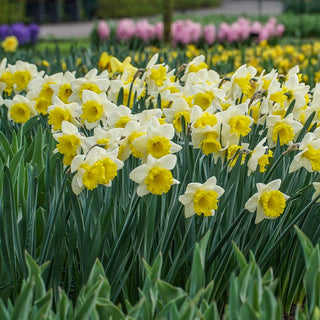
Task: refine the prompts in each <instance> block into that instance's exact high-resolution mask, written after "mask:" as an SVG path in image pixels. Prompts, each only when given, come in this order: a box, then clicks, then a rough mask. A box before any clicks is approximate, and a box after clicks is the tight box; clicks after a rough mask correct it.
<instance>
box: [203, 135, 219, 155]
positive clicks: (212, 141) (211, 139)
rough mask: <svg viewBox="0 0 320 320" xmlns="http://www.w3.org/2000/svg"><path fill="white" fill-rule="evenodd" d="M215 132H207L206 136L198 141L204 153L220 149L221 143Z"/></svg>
mask: <svg viewBox="0 0 320 320" xmlns="http://www.w3.org/2000/svg"><path fill="white" fill-rule="evenodd" d="M217 137H218V133H217V132H207V133H206V138H205V139H204V140H203V141H202V142H201V143H200V147H201V148H202V152H203V153H204V154H206V155H208V154H210V153H215V152H218V151H219V150H220V149H221V144H220V142H219V141H218V140H217Z"/></svg>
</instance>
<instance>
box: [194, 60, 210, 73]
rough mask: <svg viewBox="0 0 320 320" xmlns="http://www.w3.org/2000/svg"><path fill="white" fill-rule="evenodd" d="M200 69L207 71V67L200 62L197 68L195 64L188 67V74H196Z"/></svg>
mask: <svg viewBox="0 0 320 320" xmlns="http://www.w3.org/2000/svg"><path fill="white" fill-rule="evenodd" d="M202 69H208V65H207V64H206V63H205V62H200V63H199V64H198V65H197V66H196V65H195V64H191V65H190V66H189V72H194V73H197V72H198V71H200V70H202Z"/></svg>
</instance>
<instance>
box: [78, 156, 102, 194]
mask: <svg viewBox="0 0 320 320" xmlns="http://www.w3.org/2000/svg"><path fill="white" fill-rule="evenodd" d="M80 167H81V168H83V169H85V172H84V174H83V176H82V182H83V184H84V186H85V187H86V188H87V189H88V190H93V189H94V188H96V187H97V186H98V183H99V181H100V180H101V179H104V173H105V168H104V166H103V164H102V163H101V162H100V161H98V162H96V163H95V164H94V165H92V166H89V165H88V164H86V163H84V164H82V165H81V166H80Z"/></svg>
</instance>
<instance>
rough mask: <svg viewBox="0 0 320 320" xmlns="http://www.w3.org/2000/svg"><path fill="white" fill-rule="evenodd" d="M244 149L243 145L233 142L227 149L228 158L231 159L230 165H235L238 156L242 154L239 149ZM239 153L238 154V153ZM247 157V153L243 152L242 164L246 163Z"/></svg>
mask: <svg viewBox="0 0 320 320" xmlns="http://www.w3.org/2000/svg"><path fill="white" fill-rule="evenodd" d="M240 149H243V147H242V146H238V145H237V144H233V145H231V146H230V147H228V149H227V160H231V161H230V162H229V166H231V167H234V166H235V164H236V162H237V160H238V157H239V155H240V152H239V151H238V150H240ZM237 153H238V154H237ZM245 158H246V154H244V153H242V155H241V164H243V163H244V160H245Z"/></svg>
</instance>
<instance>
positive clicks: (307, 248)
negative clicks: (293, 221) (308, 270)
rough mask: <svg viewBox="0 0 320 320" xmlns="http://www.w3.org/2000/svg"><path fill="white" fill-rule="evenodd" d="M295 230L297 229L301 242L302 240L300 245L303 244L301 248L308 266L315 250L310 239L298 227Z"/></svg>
mask: <svg viewBox="0 0 320 320" xmlns="http://www.w3.org/2000/svg"><path fill="white" fill-rule="evenodd" d="M294 228H295V230H296V233H297V235H298V237H299V240H300V243H301V246H302V249H303V254H304V258H305V261H306V264H307V266H308V264H309V260H310V257H311V255H312V253H313V250H314V248H313V245H312V242H311V241H310V240H309V239H308V237H307V236H306V235H305V234H304V233H303V232H302V231H301V230H300V229H299V228H298V227H297V226H295V227H294Z"/></svg>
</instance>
